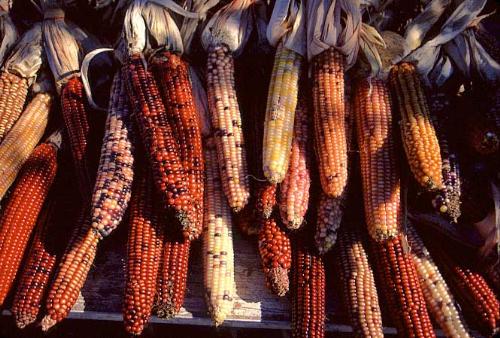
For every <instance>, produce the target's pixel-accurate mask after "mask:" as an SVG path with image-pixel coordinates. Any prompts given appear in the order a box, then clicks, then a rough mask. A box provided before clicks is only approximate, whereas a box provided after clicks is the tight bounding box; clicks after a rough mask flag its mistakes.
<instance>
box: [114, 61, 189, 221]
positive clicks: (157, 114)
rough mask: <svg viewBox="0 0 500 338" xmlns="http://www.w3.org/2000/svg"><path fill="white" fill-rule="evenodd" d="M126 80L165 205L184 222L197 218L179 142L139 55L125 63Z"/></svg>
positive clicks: (154, 177)
mask: <svg viewBox="0 0 500 338" xmlns="http://www.w3.org/2000/svg"><path fill="white" fill-rule="evenodd" d="M124 76H125V77H126V81H125V83H126V84H127V92H128V95H129V98H130V104H131V105H132V108H133V109H134V115H135V120H136V122H137V125H138V127H139V128H138V129H139V135H140V137H141V139H142V142H143V143H144V148H145V149H146V153H147V155H148V157H149V162H150V164H151V169H152V172H153V179H154V181H155V186H156V189H157V190H158V191H159V192H160V197H161V199H162V201H163V204H164V206H165V208H167V209H171V210H173V211H174V213H175V216H176V218H177V219H178V220H179V221H180V222H181V224H182V225H183V226H189V225H190V224H191V223H195V221H196V213H195V211H194V208H193V207H192V205H191V200H192V198H191V197H192V196H191V193H190V191H189V184H188V183H189V182H188V181H187V180H186V175H185V174H186V173H185V169H184V168H183V166H182V163H181V160H180V157H179V150H178V144H177V142H176V140H175V138H174V134H173V130H172V126H171V124H170V122H169V121H168V119H167V115H166V113H165V107H164V105H163V103H162V101H161V96H160V92H159V90H158V88H157V85H156V82H155V80H154V78H153V76H152V74H151V73H150V72H149V71H148V70H147V69H146V68H145V66H144V64H143V61H142V58H141V56H140V55H132V56H130V57H129V58H128V61H127V64H126V65H125V66H124Z"/></svg>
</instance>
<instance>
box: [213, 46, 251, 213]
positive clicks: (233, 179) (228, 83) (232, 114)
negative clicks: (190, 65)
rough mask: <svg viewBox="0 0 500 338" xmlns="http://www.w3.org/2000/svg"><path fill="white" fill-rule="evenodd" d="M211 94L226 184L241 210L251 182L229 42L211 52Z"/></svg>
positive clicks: (227, 192)
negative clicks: (227, 45) (228, 46)
mask: <svg viewBox="0 0 500 338" xmlns="http://www.w3.org/2000/svg"><path fill="white" fill-rule="evenodd" d="M207 95H208V105H209V109H210V116H211V120H212V126H213V129H214V135H215V144H216V146H217V155H218V158H219V161H220V165H219V169H220V173H221V180H222V188H223V190H224V194H225V195H226V197H227V199H228V201H229V206H230V207H231V208H232V209H233V210H234V211H235V212H239V211H241V210H242V209H243V207H244V206H245V205H246V204H247V203H248V198H249V196H250V191H249V190H250V186H249V181H248V169H247V159H246V150H245V141H244V138H243V132H242V122H241V116H240V109H239V105H238V99H237V96H236V89H235V84H234V61H233V57H232V55H231V52H230V51H229V49H228V48H227V47H226V46H215V47H213V48H211V49H210V50H209V52H208V61H207Z"/></svg>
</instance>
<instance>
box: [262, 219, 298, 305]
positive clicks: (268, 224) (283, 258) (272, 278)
mask: <svg viewBox="0 0 500 338" xmlns="http://www.w3.org/2000/svg"><path fill="white" fill-rule="evenodd" d="M262 222H263V223H262V225H261V229H260V232H259V253H260V259H261V261H262V266H263V269H264V274H265V276H266V284H267V287H268V288H269V289H270V290H271V291H272V292H273V293H275V294H276V295H278V296H284V295H285V294H286V293H287V292H288V289H289V286H290V281H289V277H288V273H289V272H290V267H291V265H292V250H291V244H290V238H289V235H288V234H287V233H286V232H285V231H284V230H283V229H282V228H281V226H280V224H279V216H278V215H277V213H273V214H272V215H271V217H270V218H269V219H264V220H262Z"/></svg>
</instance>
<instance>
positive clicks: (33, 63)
mask: <svg viewBox="0 0 500 338" xmlns="http://www.w3.org/2000/svg"><path fill="white" fill-rule="evenodd" d="M41 65H42V25H41V24H40V23H36V24H34V25H33V27H32V28H31V29H30V30H29V31H27V32H26V33H24V34H23V36H22V37H21V39H20V40H19V42H18V43H17V44H16V46H15V47H14V49H13V50H12V53H11V55H10V56H9V58H8V59H7V60H6V61H5V65H4V68H5V69H7V70H8V71H9V72H11V73H14V74H17V75H19V76H21V77H23V78H26V79H28V80H29V81H34V80H35V78H36V74H37V73H38V71H39V70H40V66H41Z"/></svg>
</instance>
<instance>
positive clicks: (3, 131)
mask: <svg viewBox="0 0 500 338" xmlns="http://www.w3.org/2000/svg"><path fill="white" fill-rule="evenodd" d="M27 95H28V80H27V79H25V78H22V77H20V76H18V75H16V74H11V73H9V72H6V71H2V72H1V73H0V142H2V141H3V139H4V138H5V136H6V135H7V133H8V132H9V130H10V129H11V128H12V126H13V125H14V123H15V122H16V121H17V119H18V118H19V116H20V115H21V113H22V111H23V106H24V102H25V101H26V96H27Z"/></svg>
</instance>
